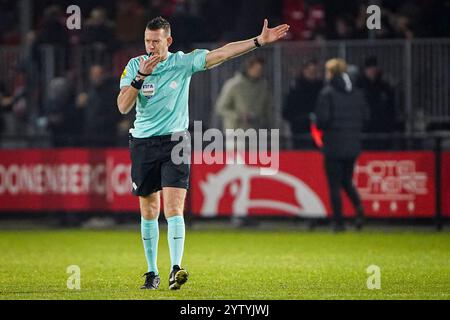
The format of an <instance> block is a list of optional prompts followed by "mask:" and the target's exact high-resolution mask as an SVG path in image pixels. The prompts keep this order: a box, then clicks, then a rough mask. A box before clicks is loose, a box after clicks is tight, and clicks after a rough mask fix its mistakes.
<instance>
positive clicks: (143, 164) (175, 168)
mask: <svg viewBox="0 0 450 320" xmlns="http://www.w3.org/2000/svg"><path fill="white" fill-rule="evenodd" d="M181 136H182V137H183V139H181V137H180V141H171V135H166V136H154V137H150V138H134V137H133V136H132V135H131V134H130V135H129V145H130V153H131V180H132V193H133V194H134V195H135V196H148V195H149V194H151V193H154V192H157V191H160V190H162V188H164V187H176V188H183V189H188V188H189V173H190V164H189V162H188V161H183V162H182V163H180V164H175V163H174V162H173V161H172V157H171V154H172V149H173V148H174V147H175V146H177V145H178V148H177V149H175V150H180V152H179V155H181V156H184V157H187V158H188V159H190V153H191V144H190V139H189V136H188V135H186V134H185V133H184V134H181ZM181 141H182V142H181ZM180 143H183V146H184V148H180Z"/></svg>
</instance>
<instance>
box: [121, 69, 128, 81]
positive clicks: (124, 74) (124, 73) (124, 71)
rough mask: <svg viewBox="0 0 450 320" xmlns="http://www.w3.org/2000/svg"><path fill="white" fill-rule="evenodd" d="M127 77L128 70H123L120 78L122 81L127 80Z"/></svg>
mask: <svg viewBox="0 0 450 320" xmlns="http://www.w3.org/2000/svg"><path fill="white" fill-rule="evenodd" d="M126 75H127V68H125V69H123V72H122V75H121V76H120V79H123V78H125V76H126Z"/></svg>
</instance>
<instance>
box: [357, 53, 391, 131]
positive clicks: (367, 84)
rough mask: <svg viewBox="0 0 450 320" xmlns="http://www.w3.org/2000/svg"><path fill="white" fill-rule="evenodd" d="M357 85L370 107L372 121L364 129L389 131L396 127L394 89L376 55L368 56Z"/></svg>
mask: <svg viewBox="0 0 450 320" xmlns="http://www.w3.org/2000/svg"><path fill="white" fill-rule="evenodd" d="M356 86H357V87H359V88H361V89H362V90H363V91H364V95H365V97H366V100H367V103H368V104H369V108H370V121H369V123H368V124H367V127H366V128H365V130H364V131H366V132H369V133H389V132H393V131H394V129H395V102H394V89H393V88H392V86H391V85H390V84H389V83H388V82H387V81H386V80H384V79H383V72H382V70H381V69H380V67H379V66H378V60H377V58H376V57H375V56H370V57H368V58H367V59H366V60H365V62H364V68H363V70H362V73H361V75H360V77H359V78H358V80H357V81H356Z"/></svg>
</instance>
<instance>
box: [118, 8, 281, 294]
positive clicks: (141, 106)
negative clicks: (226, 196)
mask: <svg viewBox="0 0 450 320" xmlns="http://www.w3.org/2000/svg"><path fill="white" fill-rule="evenodd" d="M288 30H289V26H288V25H286V24H283V25H280V26H277V27H275V28H269V27H268V21H267V19H265V20H264V26H263V29H262V32H261V34H260V35H259V36H257V37H255V38H252V39H249V40H244V41H238V42H232V43H229V44H227V45H225V46H223V47H221V48H218V49H215V50H212V51H208V50H201V49H197V50H194V51H192V52H191V53H188V54H185V53H183V52H181V51H178V52H175V53H172V52H169V47H170V45H171V44H172V42H173V39H172V37H171V31H170V23H169V22H168V21H167V20H165V19H163V18H161V17H157V18H155V19H153V20H151V21H150V22H149V23H148V24H147V27H146V29H145V33H144V41H145V49H146V53H147V54H145V55H141V56H138V57H135V58H132V59H131V60H130V61H129V62H128V64H127V66H126V67H125V69H124V70H123V73H122V76H121V80H120V94H119V96H118V98H117V106H118V107H119V110H120V112H121V113H122V114H126V113H128V112H129V111H130V110H131V109H132V108H133V106H134V105H136V120H135V122H134V128H133V129H131V130H130V153H131V179H132V188H133V190H132V192H133V194H134V195H136V196H138V197H139V206H140V211H141V233H142V241H143V245H144V252H145V257H146V259H147V264H148V272H147V273H145V283H144V285H143V286H142V287H141V288H142V289H157V288H158V286H159V282H160V277H159V272H158V267H157V253H158V252H157V251H158V240H159V227H158V217H159V212H160V191H161V190H162V198H163V201H164V215H165V217H166V220H167V224H168V232H167V238H168V242H169V251H170V262H171V265H170V268H171V271H170V275H169V289H171V290H177V289H180V287H181V286H182V285H183V284H184V283H185V282H186V281H187V280H188V272H187V271H186V270H185V269H183V268H181V259H182V257H183V249H184V239H185V226H184V218H183V211H184V201H185V198H186V192H187V189H188V187H189V171H190V168H189V164H188V163H181V164H175V163H173V162H172V159H171V156H170V155H171V151H172V148H173V147H174V146H175V145H176V144H177V143H178V142H177V141H171V136H172V134H180V135H181V136H183V133H184V132H186V131H187V129H188V122H189V113H188V97H189V83H190V80H191V76H192V75H193V74H194V73H196V72H198V71H203V70H206V69H210V68H212V67H214V66H217V65H219V64H221V63H222V62H225V61H227V60H229V59H231V58H234V57H237V56H240V55H242V54H244V53H247V52H250V51H252V50H254V49H256V48H257V47H261V46H264V45H268V44H270V43H272V42H275V41H277V40H279V39H280V38H282V37H284V36H285V35H286V32H287V31H288ZM186 137H187V135H186ZM189 150H190V149H189ZM183 156H186V155H183ZM188 156H189V155H188Z"/></svg>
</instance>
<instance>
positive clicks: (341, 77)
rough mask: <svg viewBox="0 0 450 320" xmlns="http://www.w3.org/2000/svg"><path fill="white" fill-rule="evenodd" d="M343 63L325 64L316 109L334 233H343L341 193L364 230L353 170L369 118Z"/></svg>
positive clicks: (365, 104) (332, 60)
mask: <svg viewBox="0 0 450 320" xmlns="http://www.w3.org/2000/svg"><path fill="white" fill-rule="evenodd" d="M346 71H347V64H346V62H345V61H344V60H342V59H331V60H329V61H327V63H326V64H325V72H326V74H325V77H326V80H327V84H326V85H325V87H324V88H323V89H322V91H321V92H320V95H319V98H318V101H317V108H316V111H315V114H316V117H317V126H318V128H319V129H321V130H323V143H324V146H323V153H324V160H325V171H326V174H327V179H328V185H329V191H330V200H331V204H332V209H333V218H334V230H335V231H336V232H339V231H344V230H345V227H344V223H343V219H342V201H341V197H340V189H341V188H343V189H344V191H345V192H346V194H347V195H348V196H349V198H350V200H351V202H352V204H353V206H354V207H355V211H356V212H357V219H356V226H357V228H358V229H360V228H361V227H362V222H363V221H362V219H363V216H364V212H363V207H362V204H361V199H360V196H359V194H358V191H357V190H356V188H355V186H354V184H353V181H352V176H353V169H354V165H355V162H356V159H357V157H358V155H359V153H360V151H361V142H360V133H361V130H362V127H363V124H364V122H365V121H367V119H368V117H369V110H368V106H367V103H366V100H365V98H364V94H363V92H362V91H361V90H359V89H358V88H355V87H354V86H353V84H352V82H351V80H350V77H349V76H348V74H347V73H346Z"/></svg>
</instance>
